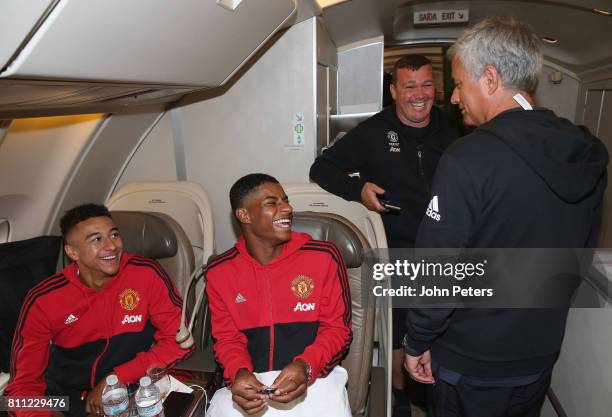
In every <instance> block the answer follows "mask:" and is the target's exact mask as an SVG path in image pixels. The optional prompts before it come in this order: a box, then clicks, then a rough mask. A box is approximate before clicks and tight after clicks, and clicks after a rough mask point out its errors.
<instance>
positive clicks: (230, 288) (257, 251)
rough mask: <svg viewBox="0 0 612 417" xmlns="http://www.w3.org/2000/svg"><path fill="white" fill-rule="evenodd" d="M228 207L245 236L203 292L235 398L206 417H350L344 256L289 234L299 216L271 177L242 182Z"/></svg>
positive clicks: (218, 399) (219, 402)
mask: <svg viewBox="0 0 612 417" xmlns="http://www.w3.org/2000/svg"><path fill="white" fill-rule="evenodd" d="M230 202H231V206H232V210H233V212H234V215H235V216H236V219H237V220H238V222H239V224H240V227H241V229H242V236H241V237H240V238H239V240H238V243H236V245H235V246H234V247H233V248H232V249H230V250H228V251H227V252H225V253H223V254H222V255H220V256H218V257H217V258H216V259H215V260H214V261H212V262H210V263H209V264H208V266H207V277H206V279H207V286H206V291H207V294H208V299H209V304H210V311H211V317H212V334H213V337H214V339H215V346H214V348H215V354H216V357H217V360H218V361H219V363H220V364H221V366H222V367H223V369H224V373H223V375H224V378H225V379H226V381H227V382H228V383H229V384H230V385H231V391H230V389H227V388H224V389H222V390H219V391H217V393H216V394H215V397H214V398H213V400H212V404H211V407H210V409H209V414H208V415H209V416H215V417H217V416H231V415H242V413H241V411H239V410H238V409H237V408H235V407H234V405H237V406H239V407H240V408H241V409H242V410H244V411H245V412H246V413H248V414H255V413H258V412H260V411H262V410H264V409H265V408H267V411H266V412H265V414H264V415H265V416H269V415H274V414H275V413H278V412H280V413H282V415H284V416H286V415H326V416H347V415H348V416H350V407H349V406H348V401H347V397H346V391H345V389H344V385H345V384H346V378H347V377H346V371H345V370H344V369H342V368H340V367H338V366H337V365H338V364H339V363H340V361H341V360H342V359H343V358H344V356H345V355H346V353H347V352H348V349H349V346H350V343H351V340H352V331H351V299H350V290H349V286H348V278H347V272H346V266H345V264H344V260H343V259H342V256H341V254H340V252H339V251H338V249H337V248H336V247H335V246H334V245H333V244H332V243H330V242H323V241H317V240H312V239H311V237H310V236H309V235H307V234H304V233H297V232H292V231H291V218H292V211H293V209H292V208H291V206H290V205H289V201H288V199H287V196H286V195H285V192H284V191H283V188H282V187H281V185H280V184H279V183H278V181H277V180H276V179H274V178H273V177H271V176H269V175H266V174H250V175H247V176H245V177H243V178H241V179H239V180H238V181H237V182H236V183H235V184H234V185H233V186H232V188H231V190H230ZM264 388H270V390H269V392H266V391H264ZM306 391H308V395H307V396H305V397H304V396H303V394H305V393H306ZM279 403H289V404H279ZM317 407H319V408H321V412H318V411H317ZM281 410H282V411H281Z"/></svg>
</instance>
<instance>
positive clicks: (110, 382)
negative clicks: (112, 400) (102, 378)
mask: <svg viewBox="0 0 612 417" xmlns="http://www.w3.org/2000/svg"><path fill="white" fill-rule="evenodd" d="M117 382H119V378H118V377H117V375H115V374H110V375H109V376H107V377H106V385H115V384H116V383H117Z"/></svg>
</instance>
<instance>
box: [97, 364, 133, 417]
mask: <svg viewBox="0 0 612 417" xmlns="http://www.w3.org/2000/svg"><path fill="white" fill-rule="evenodd" d="M129 403H130V398H129V396H128V390H127V388H126V387H125V385H123V384H122V383H121V382H119V378H117V375H114V374H111V375H109V376H107V377H106V386H105V387H104V390H103V391H102V405H103V407H104V415H106V416H122V417H123V416H127V415H128V405H129Z"/></svg>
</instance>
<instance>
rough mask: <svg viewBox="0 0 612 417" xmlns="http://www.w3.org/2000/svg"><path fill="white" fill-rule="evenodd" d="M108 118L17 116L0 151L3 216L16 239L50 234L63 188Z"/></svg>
mask: <svg viewBox="0 0 612 417" xmlns="http://www.w3.org/2000/svg"><path fill="white" fill-rule="evenodd" d="M102 120H103V116H102V115H100V114H97V115H82V116H63V117H46V118H33V119H18V120H14V121H13V123H12V124H11V125H10V127H9V129H8V133H7V134H6V136H5V138H4V140H3V141H2V144H1V145H2V147H1V149H0V178H3V179H4V180H3V181H0V218H7V219H8V220H9V221H10V223H11V239H10V240H11V241H17V240H22V239H29V238H32V237H35V236H39V235H42V234H45V233H46V232H47V231H46V227H47V224H48V223H49V221H50V218H51V216H52V214H53V212H54V209H55V207H56V205H57V203H58V201H57V200H58V198H59V196H60V193H61V190H62V189H63V187H64V184H65V183H66V182H67V181H68V179H69V177H70V176H71V174H72V171H73V169H74V166H75V164H76V162H77V160H78V157H79V155H81V154H82V152H83V151H84V149H85V148H86V146H87V145H88V142H89V139H90V138H91V137H92V136H93V135H94V134H95V132H96V130H97V128H98V126H99V125H100V123H101V122H102Z"/></svg>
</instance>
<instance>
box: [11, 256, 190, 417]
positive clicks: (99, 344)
mask: <svg viewBox="0 0 612 417" xmlns="http://www.w3.org/2000/svg"><path fill="white" fill-rule="evenodd" d="M181 307H182V301H181V298H180V296H179V294H178V293H177V291H176V289H175V288H174V285H173V283H172V280H171V279H170V277H168V275H167V274H166V272H165V271H164V270H163V269H162V268H161V266H160V265H159V264H158V263H157V262H156V261H153V260H151V259H147V258H143V257H141V256H136V255H132V254H127V253H124V254H123V256H122V258H121V264H120V267H119V271H118V272H117V274H116V275H115V276H114V277H112V278H111V279H110V280H109V281H108V282H107V283H106V284H105V286H104V288H103V289H102V290H95V289H93V288H89V287H87V286H85V285H84V284H82V283H81V281H80V280H79V278H78V276H77V266H76V264H72V265H70V266H68V267H67V268H65V269H64V270H63V271H61V272H60V273H58V274H56V275H54V276H52V277H50V278H47V279H46V280H44V281H42V282H41V283H40V284H38V285H37V286H35V287H34V288H32V289H31V290H30V291H29V293H28V295H27V296H26V299H25V301H24V303H23V306H22V308H21V314H20V316H19V320H18V322H17V327H16V330H15V334H14V336H13V346H12V351H11V369H10V372H11V376H10V380H9V384H8V387H7V388H6V391H5V393H4V395H5V397H9V396H32V395H68V396H70V411H69V412H68V414H69V415H84V402H83V401H82V400H81V398H82V397H83V396H84V395H85V394H87V391H88V390H91V389H92V388H93V387H94V386H95V385H96V384H97V383H98V381H100V380H101V379H102V378H104V377H105V376H106V375H108V374H109V373H111V372H114V373H116V374H117V376H118V377H119V379H120V380H121V381H122V382H124V383H130V382H135V381H137V380H138V378H140V377H142V376H143V375H145V373H146V372H147V369H148V368H150V367H152V366H160V367H165V366H171V365H172V364H174V363H175V362H177V361H179V360H180V359H182V358H184V357H185V356H186V355H187V354H188V353H190V350H184V349H181V348H180V346H179V345H178V344H177V343H176V341H175V336H176V332H177V330H178V328H179V323H180V320H181ZM17 414H19V415H20V417H21V416H26V415H28V414H29V413H25V412H23V413H21V412H19V413H17ZM31 415H32V416H38V417H40V416H41V415H43V414H41V413H32V414H31ZM47 415H50V413H47Z"/></svg>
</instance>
